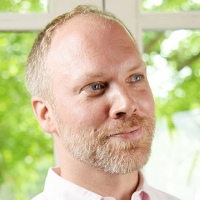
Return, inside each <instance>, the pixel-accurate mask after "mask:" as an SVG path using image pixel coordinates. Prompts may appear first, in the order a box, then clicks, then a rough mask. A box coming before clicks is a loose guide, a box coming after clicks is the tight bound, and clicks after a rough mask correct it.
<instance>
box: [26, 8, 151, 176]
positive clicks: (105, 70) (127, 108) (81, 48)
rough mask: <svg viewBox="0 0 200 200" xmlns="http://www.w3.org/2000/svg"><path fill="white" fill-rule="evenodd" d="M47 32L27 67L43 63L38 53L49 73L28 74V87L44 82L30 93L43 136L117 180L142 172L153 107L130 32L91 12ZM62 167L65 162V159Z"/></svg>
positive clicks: (148, 140) (111, 20)
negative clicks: (46, 134)
mask: <svg viewBox="0 0 200 200" xmlns="http://www.w3.org/2000/svg"><path fill="white" fill-rule="evenodd" d="M78 9H80V8H78ZM87 9H88V7H87ZM98 12H99V13H98ZM63 17H64V15H62V16H61V18H63ZM58 22H59V25H58V24H57V23H58ZM50 27H51V28H50ZM52 30H53V32H52ZM45 32H46V34H47V33H48V32H51V34H50V36H48V37H47V38H48V40H49V41H50V42H49V43H48V45H44V41H45V40H47V39H40V40H37V41H36V43H35V45H34V47H33V48H34V50H33V51H32V54H35V55H34V56H33V55H30V57H29V61H28V62H30V63H31V62H32V63H34V62H35V63H36V64H39V63H40V62H41V61H37V60H40V57H39V58H37V55H38V54H39V53H38V52H39V51H38V50H37V48H38V47H37V46H39V48H40V51H41V50H42V48H44V49H45V51H42V52H43V53H41V54H40V55H42V56H43V57H42V58H41V59H42V61H43V62H41V63H40V64H44V66H41V65H38V66H36V65H34V66H32V65H31V64H30V65H29V64H28V65H27V70H26V71H27V75H28V76H29V78H28V81H29V83H28V85H29V86H30V85H31V84H30V81H32V82H33V83H35V82H36V81H41V82H40V86H41V87H40V88H37V87H39V86H37V85H35V86H33V87H32V88H31V86H30V89H29V90H30V91H31V93H32V95H33V99H32V104H33V107H34V110H35V113H36V116H37V118H38V121H39V123H40V124H41V126H42V127H43V129H44V130H45V131H46V132H49V133H52V134H56V135H57V136H58V137H59V138H60V140H61V141H62V145H63V146H64V147H65V151H67V152H68V153H70V154H71V155H73V157H74V158H75V159H77V160H79V161H81V162H83V163H85V164H88V165H90V166H94V167H95V168H98V169H102V170H104V171H105V172H110V173H117V174H123V173H131V172H133V171H135V170H139V169H140V168H141V167H142V166H143V165H144V164H146V162H147V160H148V157H149V154H150V147H151V142H152V138H153V131H154V101H153V97H152V93H151V90H150V87H149V84H148V80H147V76H146V66H145V64H144V62H143V61H142V59H141V56H140V54H139V52H138V49H137V47H136V44H135V42H134V40H133V38H132V37H131V35H130V34H129V32H128V30H127V29H126V28H125V27H124V26H122V24H121V22H119V21H118V20H116V19H115V18H114V17H110V14H107V15H105V14H102V13H101V12H100V11H95V12H93V11H92V12H90V13H86V14H85V13H84V12H82V14H77V15H75V16H73V17H71V18H70V19H67V20H62V23H61V22H60V21H59V18H58V21H54V22H53V23H51V24H50V25H49V30H48V28H46V30H45ZM39 37H40V36H39ZM43 37H44V36H43ZM45 44H46V43H45ZM43 45H44V46H43ZM34 52H37V53H34ZM44 60H45V62H44ZM33 61H34V62H33ZM31 67H32V68H34V69H29V68H31ZM40 67H41V68H42V70H41V69H38V68H40ZM32 73H33V74H34V73H35V74H37V75H36V76H35V77H38V79H36V78H35V77H34V75H33V78H30V77H31V74H32ZM46 74H47V77H45V76H46ZM40 76H41V80H40V79H39V78H40ZM43 79H44V80H43ZM33 85H34V84H33ZM34 87H35V89H34ZM45 92H47V93H46V94H43V93H45ZM48 95H51V97H50V96H48ZM61 159H67V158H66V157H65V153H63V152H62V158H61Z"/></svg>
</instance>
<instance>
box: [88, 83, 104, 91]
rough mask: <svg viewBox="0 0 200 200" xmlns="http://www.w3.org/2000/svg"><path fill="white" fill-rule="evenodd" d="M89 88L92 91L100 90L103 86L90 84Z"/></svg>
mask: <svg viewBox="0 0 200 200" xmlns="http://www.w3.org/2000/svg"><path fill="white" fill-rule="evenodd" d="M90 87H91V89H92V90H100V89H102V88H103V86H102V85H101V84H99V83H94V84H91V86H90Z"/></svg>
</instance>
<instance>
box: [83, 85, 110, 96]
mask: <svg viewBox="0 0 200 200" xmlns="http://www.w3.org/2000/svg"><path fill="white" fill-rule="evenodd" d="M105 89H106V84H105V83H101V82H99V83H98V82H97V83H91V84H89V85H87V86H85V87H84V88H83V89H82V91H83V92H85V93H86V94H87V95H89V96H97V95H100V94H103V93H104V92H105Z"/></svg>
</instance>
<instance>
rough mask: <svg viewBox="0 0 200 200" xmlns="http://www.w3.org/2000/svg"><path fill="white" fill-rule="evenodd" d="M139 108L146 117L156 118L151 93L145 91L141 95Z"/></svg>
mask: <svg viewBox="0 0 200 200" xmlns="http://www.w3.org/2000/svg"><path fill="white" fill-rule="evenodd" d="M139 107H140V111H142V113H144V115H149V116H150V117H152V116H154V114H155V103H154V99H153V95H152V93H151V91H148V90H145V91H143V92H142V93H140V99H139Z"/></svg>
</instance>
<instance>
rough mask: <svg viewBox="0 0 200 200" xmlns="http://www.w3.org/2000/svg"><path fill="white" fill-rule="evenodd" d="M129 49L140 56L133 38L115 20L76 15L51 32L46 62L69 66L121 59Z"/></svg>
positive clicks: (102, 63)
mask: <svg viewBox="0 0 200 200" xmlns="http://www.w3.org/2000/svg"><path fill="white" fill-rule="evenodd" d="M128 52H129V53H132V54H135V56H136V57H140V56H139V52H138V50H137V47H136V45H135V43H134V41H133V40H132V38H131V37H130V35H129V34H128V33H127V31H126V30H125V29H124V27H122V26H121V25H120V24H119V23H118V22H116V21H113V20H109V19H106V18H103V17H99V16H96V15H86V16H76V17H74V18H72V19H70V20H69V21H67V22H66V23H65V24H63V25H62V26H61V27H59V28H58V29H57V30H56V31H55V33H54V34H53V37H52V41H51V46H50V49H49V53H48V59H47V62H48V64H49V65H51V64H52V63H54V64H55V65H56V66H57V65H59V66H68V67H69V66H74V67H75V66H80V63H82V65H81V67H84V66H88V63H90V64H91V65H93V64H94V63H95V64H98V65H104V64H105V62H107V63H108V62H109V61H112V60H113V57H115V59H118V60H119V62H120V60H121V59H123V56H124V55H123V54H124V53H128ZM116 55H117V56H116ZM84 63H87V65H84ZM110 64H111V63H110ZM56 70H58V68H57V67H56Z"/></svg>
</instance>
